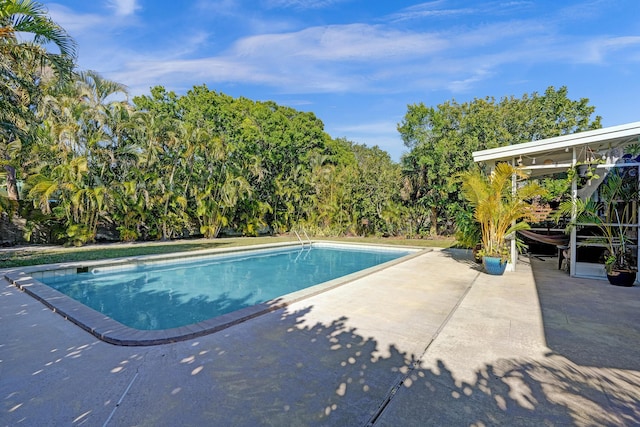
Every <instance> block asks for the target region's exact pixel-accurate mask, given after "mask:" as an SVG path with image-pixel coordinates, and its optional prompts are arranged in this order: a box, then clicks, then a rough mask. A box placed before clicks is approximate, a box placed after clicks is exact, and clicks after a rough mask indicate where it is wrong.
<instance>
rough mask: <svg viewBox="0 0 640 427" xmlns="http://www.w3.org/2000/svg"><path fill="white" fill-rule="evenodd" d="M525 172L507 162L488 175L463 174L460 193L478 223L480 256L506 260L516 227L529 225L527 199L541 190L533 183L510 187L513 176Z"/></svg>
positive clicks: (523, 227) (541, 192)
mask: <svg viewBox="0 0 640 427" xmlns="http://www.w3.org/2000/svg"><path fill="white" fill-rule="evenodd" d="M514 176H515V177H516V178H521V179H522V178H526V177H527V175H526V174H525V173H524V172H523V171H522V170H521V169H518V168H515V167H513V166H511V165H509V164H507V163H499V164H498V165H496V168H495V170H494V171H493V172H492V173H491V174H490V175H488V176H487V175H485V174H483V173H482V172H480V171H479V170H473V171H468V172H466V173H464V174H463V175H462V194H463V195H464V197H465V198H466V199H467V200H468V201H469V203H470V204H471V206H472V207H473V209H474V218H475V220H476V221H477V222H478V223H479V224H480V230H481V236H482V251H481V254H482V255H483V256H491V257H498V258H501V259H502V260H505V261H508V260H509V253H510V251H509V244H508V241H509V239H511V238H515V233H516V232H517V231H519V230H525V229H528V228H529V224H528V223H527V222H526V221H527V220H529V219H531V217H532V210H531V205H530V204H529V203H527V202H526V200H530V199H533V198H534V197H536V196H540V195H541V194H543V193H544V190H543V189H542V188H541V187H540V186H539V185H538V184H537V183H536V182H530V183H526V184H524V185H521V186H520V185H518V186H516V188H515V191H514V189H513V185H512V179H513V177H514Z"/></svg>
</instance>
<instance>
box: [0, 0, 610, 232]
mask: <svg viewBox="0 0 640 427" xmlns="http://www.w3.org/2000/svg"><path fill="white" fill-rule="evenodd" d="M17 33H21V34H24V33H30V34H32V35H33V36H34V37H33V38H32V39H29V40H28V41H25V38H24V37H20V38H18V37H17ZM52 45H53V46H56V49H57V50H56V51H55V53H51V52H50V51H48V50H47V49H46V48H45V46H46V47H49V46H52ZM0 53H1V54H2V56H1V60H0V103H1V107H2V108H1V110H0V111H1V112H0V166H1V167H2V175H1V176H0V182H3V183H4V185H3V189H2V191H0V211H1V212H2V213H3V215H4V216H5V217H8V216H12V217H13V218H21V219H22V220H23V224H22V226H21V227H22V229H23V232H24V236H25V237H26V238H27V239H28V240H31V241H34V242H68V243H72V244H84V243H86V242H91V241H94V240H96V239H99V238H110V239H117V240H121V241H133V240H148V239H171V238H176V237H186V236H204V237H208V238H213V237H217V236H219V235H220V234H221V233H231V232H233V233H239V234H242V235H247V236H253V235H257V234H259V233H282V232H288V231H290V230H292V229H296V228H304V229H305V230H308V231H309V232H310V233H313V234H316V235H345V234H358V235H362V234H375V235H389V236H396V235H401V236H405V237H415V236H426V235H437V234H451V233H454V232H455V230H456V228H460V225H461V224H464V218H465V213H467V214H468V208H467V206H466V205H465V203H464V202H463V199H462V197H461V195H460V194H461V193H460V181H459V179H458V176H459V173H460V172H462V171H465V170H467V169H469V168H470V167H473V165H472V156H471V153H472V152H473V151H475V150H479V149H484V148H491V147H496V146H500V145H504V144H515V143H520V142H526V141H531V140H536V139H542V138H547V137H551V136H558V135H562V134H566V133H572V132H577V131H582V130H586V129H593V128H596V127H599V126H600V118H599V117H595V118H593V119H592V116H593V113H594V111H595V108H594V107H592V106H590V105H589V102H588V100H587V99H580V100H576V101H574V100H570V99H569V98H568V96H567V94H568V92H567V88H566V87H561V88H560V89H558V90H556V89H555V88H553V87H549V88H548V89H547V90H546V91H545V92H544V94H541V95H540V94H537V93H533V94H531V95H524V96H522V97H520V98H515V97H505V98H502V99H500V100H495V99H493V98H482V99H474V100H472V101H469V102H465V103H457V102H455V101H449V102H446V103H443V104H440V105H437V106H435V107H427V106H426V105H424V104H422V103H420V104H415V105H409V106H408V109H407V113H406V115H405V117H404V119H403V120H402V122H401V123H400V124H399V125H398V131H399V133H400V135H401V137H402V139H403V141H404V143H405V145H406V147H407V150H408V152H407V153H406V154H405V155H403V157H402V159H401V161H400V163H396V162H394V161H392V159H391V158H390V156H389V154H388V153H386V152H384V151H383V150H381V149H379V148H378V147H368V146H366V145H362V144H356V143H353V142H351V141H348V140H346V139H344V138H333V137H331V136H330V135H328V134H327V133H326V132H325V131H324V125H323V123H322V121H321V120H320V119H319V118H317V117H316V116H315V115H314V114H313V113H311V112H303V111H298V110H295V109H293V108H290V107H286V106H281V105H278V104H276V103H274V102H271V101H266V102H263V101H253V100H250V99H247V98H242V97H240V98H233V97H231V96H228V95H225V94H223V93H220V92H216V91H215V90H210V89H209V88H208V87H207V86H206V85H200V86H194V87H193V88H192V89H191V90H189V91H188V92H187V93H185V94H183V95H178V94H176V93H174V92H172V91H168V90H166V89H165V88H164V87H162V86H157V87H153V88H151V89H150V91H149V93H148V94H144V95H140V96H136V97H133V98H132V99H130V98H129V95H128V94H127V89H126V87H125V86H124V85H122V84H119V83H117V82H113V81H110V80H108V79H105V78H103V77H102V76H101V75H100V74H99V73H97V72H94V71H77V70H76V69H75V44H74V42H73V40H72V39H71V37H70V36H69V35H68V34H67V33H66V32H65V31H64V29H62V28H61V27H59V26H58V25H56V24H55V23H54V22H53V21H51V19H50V18H49V17H48V15H47V12H46V10H45V9H44V7H43V6H42V5H41V4H39V3H37V2H32V1H26V0H4V1H0ZM2 238H3V239H4V240H6V237H5V236H2Z"/></svg>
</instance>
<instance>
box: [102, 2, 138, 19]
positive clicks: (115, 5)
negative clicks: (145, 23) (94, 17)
mask: <svg viewBox="0 0 640 427" xmlns="http://www.w3.org/2000/svg"><path fill="white" fill-rule="evenodd" d="M108 6H109V8H111V9H113V10H114V11H115V14H116V15H117V16H130V15H133V14H134V13H135V12H136V10H138V9H139V8H140V6H138V5H137V2H136V0H109V2H108Z"/></svg>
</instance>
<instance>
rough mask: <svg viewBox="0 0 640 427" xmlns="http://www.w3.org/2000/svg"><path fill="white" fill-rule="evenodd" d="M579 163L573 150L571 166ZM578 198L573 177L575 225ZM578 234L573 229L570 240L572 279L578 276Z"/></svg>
mask: <svg viewBox="0 0 640 427" xmlns="http://www.w3.org/2000/svg"><path fill="white" fill-rule="evenodd" d="M576 162H577V158H576V149H575V147H574V148H573V158H572V160H571V166H572V167H575V166H576ZM577 198H578V178H577V176H576V175H574V176H573V181H571V202H572V204H573V207H572V208H571V222H572V223H575V221H576V216H577V212H576V199H577ZM577 234H578V231H577V230H576V227H571V238H570V239H569V254H570V257H571V259H570V260H569V261H570V262H569V269H570V270H571V271H570V275H571V277H574V276H575V275H576V257H577V255H578V245H577V240H578V239H577V237H576V236H577Z"/></svg>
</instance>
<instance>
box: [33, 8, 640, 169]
mask: <svg viewBox="0 0 640 427" xmlns="http://www.w3.org/2000/svg"><path fill="white" fill-rule="evenodd" d="M43 3H44V4H45V6H46V7H47V8H48V9H49V13H50V15H51V16H52V17H53V19H54V20H55V21H56V22H57V23H59V24H60V25H62V26H63V27H64V28H65V29H66V30H67V31H68V32H69V33H70V34H71V36H72V37H73V38H74V39H75V40H76V41H77V43H78V47H79V59H78V62H79V67H80V68H81V69H91V70H95V71H98V72H100V73H101V74H102V75H103V76H105V77H107V78H109V79H112V80H115V81H117V82H120V83H123V84H125V85H127V86H128V87H129V89H130V91H131V93H132V94H133V95H138V94H143V93H148V91H149V88H150V87H152V86H155V85H162V86H164V87H165V88H167V89H169V90H173V91H175V92H176V93H178V94H184V93H185V92H186V91H187V90H189V89H190V88H191V87H192V86H194V85H200V84H203V83H204V84H206V85H207V86H208V87H209V89H211V90H216V91H219V92H223V93H225V94H228V95H231V96H234V97H239V96H244V97H246V98H250V99H253V100H261V101H266V100H273V101H275V102H277V103H278V104H282V105H287V106H290V107H293V108H296V109H299V110H303V111H312V112H314V113H315V114H316V115H317V116H318V117H319V118H320V119H321V120H322V121H323V122H324V124H325V130H326V131H327V132H328V133H329V134H330V135H331V136H333V137H346V138H347V139H349V140H351V141H355V142H358V143H365V144H367V145H369V146H373V145H378V146H379V147H380V148H382V149H384V150H385V151H387V152H389V154H390V155H391V157H392V158H393V159H394V160H396V161H397V160H399V159H400V156H401V155H402V153H403V152H406V148H405V147H404V145H403V143H402V140H401V139H400V136H399V134H398V132H397V130H396V126H397V124H398V123H399V122H400V121H401V120H402V118H403V116H404V114H405V113H406V111H407V105H408V104H413V103H418V102H424V103H425V104H426V105H430V106H435V105H437V104H439V103H442V102H444V101H447V100H451V99H455V100H456V101H458V102H465V101H468V100H472V99H473V98H484V97H486V96H493V97H495V98H498V99H499V98H501V97H503V96H510V95H514V96H516V97H520V96H522V95H523V94H525V93H532V92H538V93H543V92H544V90H545V89H546V88H547V87H548V86H555V87H556V88H557V87H560V86H567V87H568V89H569V97H570V98H572V99H579V98H583V97H586V98H589V100H590V102H591V104H592V105H595V106H596V113H597V114H599V115H601V116H602V117H603V125H604V126H612V125H617V124H623V123H628V122H633V121H639V120H640V1H638V0H593V1H590V0H586V1H571V0H563V1H556V0H550V1H535V0H532V1H518V0H515V1H509V0H504V1H500V0H498V1H463V0H436V1H430V2H419V1H404V0H393V1H391V0H389V1H387V0H381V1H375V0H193V1H175V0H172V1H169V0H92V1H86V0H57V1H43Z"/></svg>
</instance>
